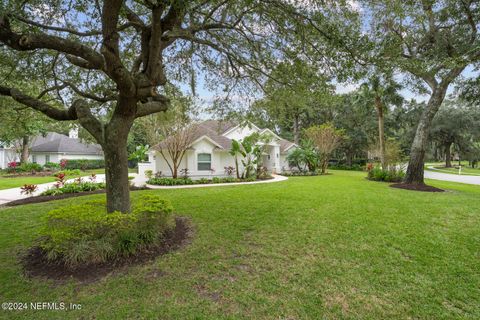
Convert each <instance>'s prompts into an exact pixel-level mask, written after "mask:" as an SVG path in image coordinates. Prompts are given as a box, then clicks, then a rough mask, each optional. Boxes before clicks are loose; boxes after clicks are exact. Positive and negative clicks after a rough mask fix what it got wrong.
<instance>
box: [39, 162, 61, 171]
mask: <svg viewBox="0 0 480 320" xmlns="http://www.w3.org/2000/svg"><path fill="white" fill-rule="evenodd" d="M43 167H44V168H45V169H48V170H58V169H60V165H59V164H58V163H55V162H47V163H45V164H44V165H43Z"/></svg>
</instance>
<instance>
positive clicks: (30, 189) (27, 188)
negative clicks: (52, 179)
mask: <svg viewBox="0 0 480 320" xmlns="http://www.w3.org/2000/svg"><path fill="white" fill-rule="evenodd" d="M20 189H21V191H20V194H25V195H27V196H33V194H34V193H35V191H37V190H38V186H37V185H36V184H24V185H23V186H22V187H21V188H20Z"/></svg>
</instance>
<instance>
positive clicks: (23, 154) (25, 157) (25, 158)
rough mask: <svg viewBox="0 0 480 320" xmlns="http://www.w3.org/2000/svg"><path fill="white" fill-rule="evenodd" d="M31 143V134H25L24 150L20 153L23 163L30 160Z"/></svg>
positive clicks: (23, 140)
mask: <svg viewBox="0 0 480 320" xmlns="http://www.w3.org/2000/svg"><path fill="white" fill-rule="evenodd" d="M29 143H30V137H29V136H24V137H23V139H22V152H21V154H20V162H21V163H27V162H28V156H29V152H28V147H29Z"/></svg>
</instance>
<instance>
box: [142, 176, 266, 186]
mask: <svg viewBox="0 0 480 320" xmlns="http://www.w3.org/2000/svg"><path fill="white" fill-rule="evenodd" d="M256 180H257V179H256V178H255V177H251V178H245V179H237V178H234V177H224V178H220V177H213V178H212V179H207V178H201V179H198V180H193V179H191V178H150V179H149V180H148V181H147V183H148V184H153V185H158V186H181V185H189V184H213V183H232V182H250V181H256Z"/></svg>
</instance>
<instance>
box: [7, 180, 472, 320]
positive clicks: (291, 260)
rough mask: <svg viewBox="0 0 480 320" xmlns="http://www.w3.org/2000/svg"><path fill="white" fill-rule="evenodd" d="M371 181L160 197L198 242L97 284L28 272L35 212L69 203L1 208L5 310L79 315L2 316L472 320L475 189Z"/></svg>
mask: <svg viewBox="0 0 480 320" xmlns="http://www.w3.org/2000/svg"><path fill="white" fill-rule="evenodd" d="M364 176H365V173H360V172H345V171H334V172H333V174H332V175H328V176H316V177H295V178H290V179H289V180H288V181H285V182H279V183H272V184H259V185H248V186H247V185H244V186H227V187H217V188H213V187H212V188H195V189H176V190H155V191H153V190H152V191H141V192H135V193H133V196H134V197H135V196H138V195H139V194H141V193H148V192H151V193H155V194H159V195H162V196H163V197H165V198H166V199H170V200H171V201H172V203H173V205H174V207H175V209H176V212H177V213H178V214H180V215H184V216H188V217H191V219H192V221H193V223H194V225H195V228H196V236H195V238H194V239H193V242H192V243H191V244H190V245H189V246H188V247H186V248H184V249H182V250H180V251H177V252H174V253H170V254H168V255H166V256H163V257H159V258H158V259H156V260H155V261H153V262H151V263H148V264H146V265H143V266H136V267H132V268H130V269H129V270H128V271H127V272H125V273H121V274H113V275H110V276H108V277H106V278H104V279H102V280H101V281H99V282H96V283H91V284H80V283H78V282H76V281H75V280H71V281H69V282H68V283H66V284H56V283H54V282H52V281H48V280H41V279H28V278H25V277H24V276H23V275H22V271H21V266H20V265H19V263H18V260H17V255H18V254H19V253H20V252H22V251H24V250H25V249H26V248H28V247H30V246H32V245H33V244H34V243H35V242H34V241H35V238H36V236H37V234H38V230H39V228H40V226H41V217H42V216H43V215H44V214H45V213H46V212H47V211H48V210H50V209H52V208H55V207H59V206H62V205H63V204H65V203H68V202H75V203H79V202H81V201H86V200H87V199H92V198H98V197H103V195H96V196H89V197H82V198H76V199H70V200H63V201H56V202H51V203H48V204H36V205H29V206H24V207H17V208H11V209H5V210H1V211H0V219H1V221H2V223H1V224H0V256H1V257H2V258H1V259H0V284H1V285H0V297H1V300H2V302H3V301H12V302H13V301H17V302H30V301H53V302H55V301H56V302H61V301H64V302H67V303H70V302H71V303H80V304H81V305H82V310H81V311H68V312H61V311H56V312H54V311H37V312H35V311H22V312H20V311H18V312H12V311H8V312H7V311H0V316H3V317H5V318H6V317H8V318H10V319H15V318H24V319H31V318H35V319H77V318H85V319H91V318H98V319H126V318H129V319H131V318H140V319H152V318H162V319H241V318H243V319H339V318H341V319H409V318H410V319H455V318H457V319H467V318H469V319H478V318H480V272H479V270H480V249H479V248H480V213H479V210H478V209H479V208H480V187H478V186H471V185H463V184H455V183H448V182H439V181H429V183H431V184H432V185H434V186H436V187H441V188H446V189H448V192H445V193H420V192H414V191H407V190H400V189H393V188H389V187H388V184H385V183H379V182H372V181H367V180H366V179H365V178H364Z"/></svg>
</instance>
